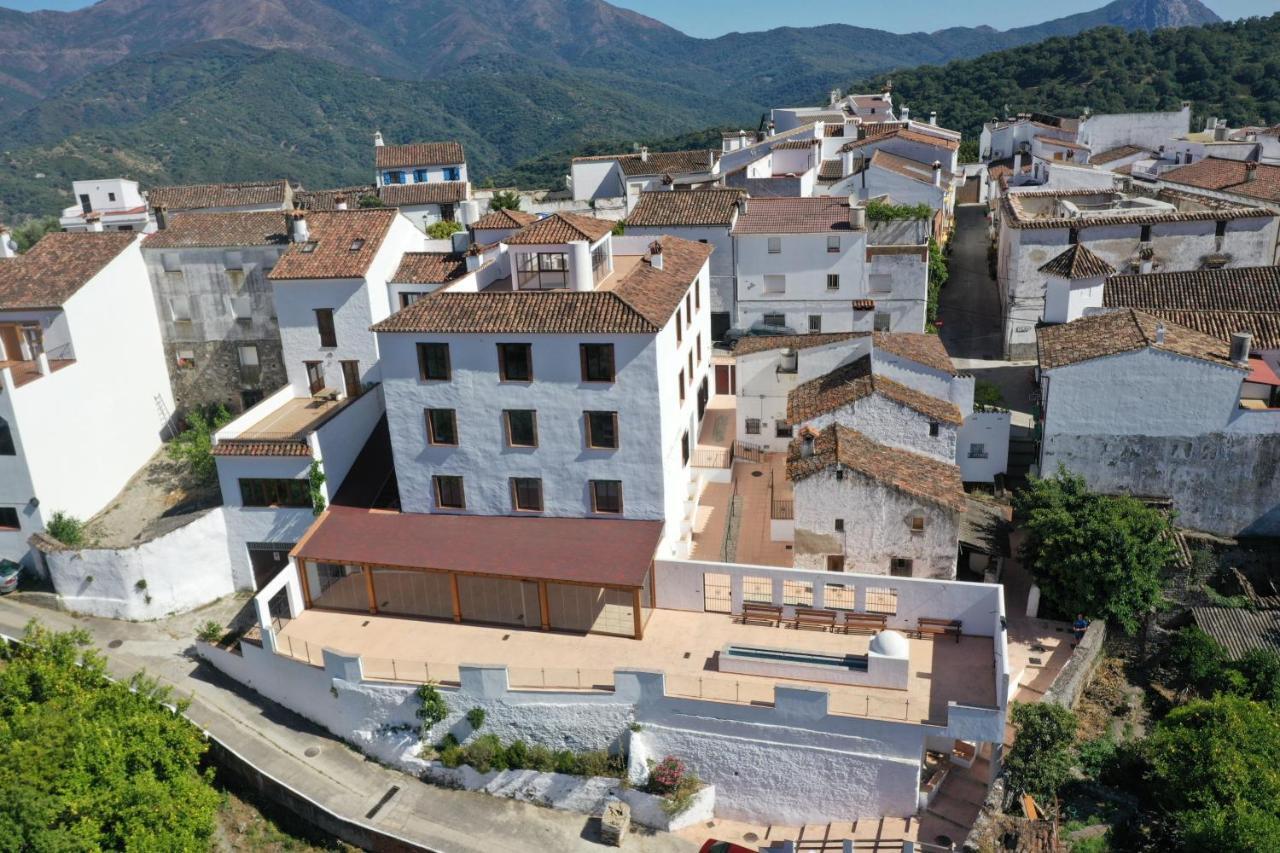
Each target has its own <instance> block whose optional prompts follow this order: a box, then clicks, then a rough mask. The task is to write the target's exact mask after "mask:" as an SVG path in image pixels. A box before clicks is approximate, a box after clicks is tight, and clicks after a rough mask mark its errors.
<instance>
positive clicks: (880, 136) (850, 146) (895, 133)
mask: <svg viewBox="0 0 1280 853" xmlns="http://www.w3.org/2000/svg"><path fill="white" fill-rule="evenodd" d="M890 139H901V140H903V141H905V142H918V143H919V144H921V145H928V146H930V147H932V148H944V149H946V150H947V151H955V150H957V149H959V148H960V143H959V142H957V141H956V140H954V139H949V138H946V137H942V136H934V135H933V134H931V133H921V132H919V131H918V130H910V129H908V128H905V127H899V128H898V129H897V130H890V131H889V132H887V133H877V134H875V135H874V136H873V135H870V134H868V135H867V136H864V137H863V138H862V139H855V140H853V141H852V142H846V143H845V144H844V145H842V146H840V150H841V151H854V150H856V149H858V148H861V147H863V146H864V145H871V144H872V143H880V142H886V141H888V140H890Z"/></svg>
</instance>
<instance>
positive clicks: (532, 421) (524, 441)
mask: <svg viewBox="0 0 1280 853" xmlns="http://www.w3.org/2000/svg"><path fill="white" fill-rule="evenodd" d="M503 415H504V416H505V418H506V421H507V446H508V447H537V446H538V413H537V412H535V411H533V410H532V409H507V411H505V412H503Z"/></svg>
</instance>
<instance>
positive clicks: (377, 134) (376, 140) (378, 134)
mask: <svg viewBox="0 0 1280 853" xmlns="http://www.w3.org/2000/svg"><path fill="white" fill-rule="evenodd" d="M373 144H374V146H375V147H377V148H381V147H382V146H383V145H385V144H386V143H384V142H383V141H382V131H380V130H375V131H374V132H373Z"/></svg>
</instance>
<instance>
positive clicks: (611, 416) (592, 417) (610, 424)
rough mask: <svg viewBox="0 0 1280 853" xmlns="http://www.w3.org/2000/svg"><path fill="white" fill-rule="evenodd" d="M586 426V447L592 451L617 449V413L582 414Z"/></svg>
mask: <svg viewBox="0 0 1280 853" xmlns="http://www.w3.org/2000/svg"><path fill="white" fill-rule="evenodd" d="M583 415H584V420H585V421H586V426H587V447H590V448H592V449H593V450H616V449H617V448H618V413H617V412H584V413H583Z"/></svg>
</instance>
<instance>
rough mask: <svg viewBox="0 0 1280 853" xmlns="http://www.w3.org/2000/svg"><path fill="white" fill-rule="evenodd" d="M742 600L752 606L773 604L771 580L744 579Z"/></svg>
mask: <svg viewBox="0 0 1280 853" xmlns="http://www.w3.org/2000/svg"><path fill="white" fill-rule="evenodd" d="M742 600H743V601H749V602H751V603H753V604H773V578H760V577H751V576H750V575H748V576H746V577H744V578H743V579H742Z"/></svg>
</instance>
